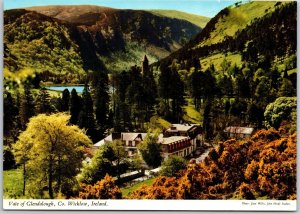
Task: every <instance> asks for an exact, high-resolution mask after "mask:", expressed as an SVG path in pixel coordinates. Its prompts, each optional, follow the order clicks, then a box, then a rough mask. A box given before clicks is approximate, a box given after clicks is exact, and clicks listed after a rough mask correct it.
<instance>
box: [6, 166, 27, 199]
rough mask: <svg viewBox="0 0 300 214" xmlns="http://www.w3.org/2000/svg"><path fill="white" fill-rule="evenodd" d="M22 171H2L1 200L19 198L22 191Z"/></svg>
mask: <svg viewBox="0 0 300 214" xmlns="http://www.w3.org/2000/svg"><path fill="white" fill-rule="evenodd" d="M22 188H23V175H22V169H11V170H5V171H3V198H20V197H22V191H23V189H22Z"/></svg>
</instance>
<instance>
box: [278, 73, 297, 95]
mask: <svg viewBox="0 0 300 214" xmlns="http://www.w3.org/2000/svg"><path fill="white" fill-rule="evenodd" d="M278 95H279V96H280V97H291V96H296V90H295V89H294V86H293V83H292V81H290V80H289V79H287V78H283V79H282V83H281V86H280V88H279V91H278Z"/></svg>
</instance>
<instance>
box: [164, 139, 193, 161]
mask: <svg viewBox="0 0 300 214" xmlns="http://www.w3.org/2000/svg"><path fill="white" fill-rule="evenodd" d="M159 143H160V144H161V148H162V157H163V158H164V159H166V158H168V157H170V156H172V155H177V156H181V157H186V156H188V155H190V154H191V153H192V152H193V144H192V140H191V139H190V138H189V137H186V136H171V137H164V138H162V139H161V141H160V142H159Z"/></svg>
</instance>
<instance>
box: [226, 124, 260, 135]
mask: <svg viewBox="0 0 300 214" xmlns="http://www.w3.org/2000/svg"><path fill="white" fill-rule="evenodd" d="M253 130H254V128H252V127H239V126H229V127H226V128H225V130H224V132H228V133H235V134H252V132H253Z"/></svg>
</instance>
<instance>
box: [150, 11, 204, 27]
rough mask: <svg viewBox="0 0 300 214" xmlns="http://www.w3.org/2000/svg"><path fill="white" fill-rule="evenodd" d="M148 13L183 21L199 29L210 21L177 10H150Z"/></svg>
mask: <svg viewBox="0 0 300 214" xmlns="http://www.w3.org/2000/svg"><path fill="white" fill-rule="evenodd" d="M150 12H151V13H153V14H154V15H157V16H166V17H169V18H176V19H183V20H186V21H188V22H191V23H193V24H195V25H197V26H199V27H201V28H204V27H205V25H206V24H207V23H208V22H209V20H210V18H209V17H205V16H199V15H195V14H190V13H185V12H181V11H177V10H150Z"/></svg>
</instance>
